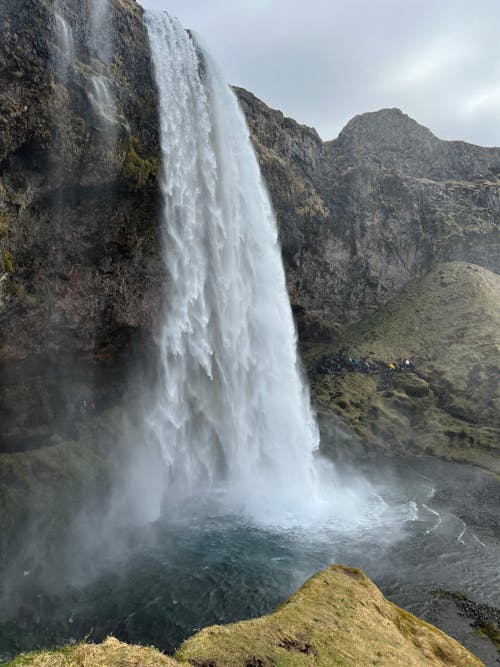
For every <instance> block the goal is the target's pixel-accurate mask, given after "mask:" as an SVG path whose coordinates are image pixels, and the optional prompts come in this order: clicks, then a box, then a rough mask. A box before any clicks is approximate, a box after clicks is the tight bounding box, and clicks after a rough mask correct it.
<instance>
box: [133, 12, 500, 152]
mask: <svg viewBox="0 0 500 667" xmlns="http://www.w3.org/2000/svg"><path fill="white" fill-rule="evenodd" d="M139 2H141V4H142V5H143V6H144V7H145V8H146V9H162V10H166V11H168V12H169V13H170V14H171V15H173V16H176V17H177V18H178V19H179V20H180V21H181V22H182V24H183V25H184V26H185V27H186V28H191V29H193V30H195V31H196V32H197V33H198V34H199V35H200V36H201V37H202V38H203V41H204V42H205V44H206V45H207V46H208V48H209V50H210V51H211V53H212V54H213V56H214V57H215V59H216V60H217V61H218V63H219V65H220V67H221V69H222V71H223V73H224V75H225V77H226V79H227V80H228V81H229V82H230V83H232V84H235V85H238V86H242V87H244V88H247V89H248V90H250V91H251V92H253V93H254V94H255V95H257V97H259V98H260V99H262V100H263V101H264V102H265V103H266V104H268V105H269V106H271V107H272V108H275V109H280V110H281V111H283V113H285V115H287V116H291V117H292V118H294V119H295V120H297V121H299V122H300V123H304V124H306V125H310V126H312V127H314V128H316V130H318V132H319V134H320V135H321V136H322V138H323V139H325V140H326V139H333V138H334V137H336V136H337V135H338V133H339V132H340V130H341V129H342V127H343V126H344V125H345V124H346V123H347V122H348V121H349V120H350V119H351V118H352V117H353V116H355V115H356V114H359V113H363V112H365V111H375V110H377V109H381V108H384V107H398V108H399V109H401V110H402V111H403V112H404V113H407V114H408V115H409V116H411V117H412V118H414V119H415V120H417V121H418V122H419V123H421V124H422V125H425V126H427V127H429V128H430V129H431V130H432V131H433V132H434V133H435V134H436V135H437V136H439V137H441V138H442V139H462V140H464V141H469V142H472V143H476V144H479V145H482V146H500V38H499V32H500V0H476V2H471V1H470V0H308V1H307V2H304V0H139Z"/></svg>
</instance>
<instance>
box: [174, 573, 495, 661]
mask: <svg viewBox="0 0 500 667" xmlns="http://www.w3.org/2000/svg"><path fill="white" fill-rule="evenodd" d="M176 657H177V658H179V659H181V660H186V661H188V662H190V663H191V664H193V665H200V666H201V665H205V666H208V665H214V667H215V666H216V667H239V666H241V667H248V666H249V665H252V666H257V665H261V666H262V667H268V666H276V667H285V666H287V667H288V666H292V665H293V666H297V667H298V666H301V665H324V666H325V667H326V666H328V667H333V666H334V665H343V666H346V667H347V666H349V667H351V666H352V667H360V666H361V665H380V666H384V667H386V666H389V665H397V666H398V667H400V666H401V665H408V666H412V665H429V666H430V665H454V666H455V667H460V666H462V665H463V666H464V667H465V666H467V667H473V666H474V665H481V664H482V663H481V662H480V661H479V660H478V659H476V658H474V657H473V656H472V655H471V654H470V653H468V651H466V650H465V649H464V648H463V647H462V646H460V645H459V644H458V643H457V642H455V641H454V640H452V639H450V638H449V637H447V636H446V635H444V634H443V633H442V632H440V631H439V630H437V629H436V628H434V627H433V626H431V625H428V624H427V623H424V622H423V621H420V620H419V619H417V618H415V617H414V616H412V615H411V614H409V613H408V612H406V611H403V610H402V609H399V608H398V607H396V606H395V605H393V604H391V603H390V602H388V601H387V600H386V599H385V598H384V597H383V595H382V594H381V593H380V591H379V590H378V589H377V588H376V586H375V585H374V584H373V583H372V582H371V581H370V580H369V579H368V578H367V577H365V575H364V574H363V573H362V572H360V571H359V570H353V569H348V568H345V567H342V566H338V565H335V566H333V567H331V568H329V569H327V570H325V571H323V572H320V573H319V574H317V575H316V576H314V577H313V578H312V579H310V580H309V581H308V582H306V583H305V584H304V586H302V588H301V589H300V590H299V591H298V592H297V593H295V595H293V596H292V597H291V598H290V599H289V600H288V601H287V602H286V603H285V604H284V605H282V606H281V607H280V608H278V609H277V610H276V611H275V612H274V613H273V614H271V615H269V616H264V617H262V618H258V619H255V620H252V621H244V622H241V623H235V624H233V625H228V626H214V627H212V628H206V629H205V630H202V631H201V632H200V633H198V634H197V635H195V636H194V637H192V638H191V639H188V640H187V641H186V642H185V643H184V644H183V646H182V647H181V648H180V650H179V651H178V653H177V654H176Z"/></svg>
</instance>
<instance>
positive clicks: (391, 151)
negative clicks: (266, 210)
mask: <svg viewBox="0 0 500 667" xmlns="http://www.w3.org/2000/svg"><path fill="white" fill-rule="evenodd" d="M237 94H238V96H239V98H240V101H241V104H242V107H243V110H244V112H245V114H246V116H247V119H248V122H249V126H250V130H251V133H252V139H253V141H254V143H255V146H256V149H257V154H258V157H259V160H260V163H261V166H262V170H263V174H264V177H265V179H266V182H267V184H268V188H269V191H270V194H271V198H272V200H273V203H274V206H275V209H276V212H277V216H278V221H279V227H280V234H281V236H282V239H283V257H284V261H285V268H286V272H287V279H288V284H289V289H290V295H291V299H292V305H293V306H294V307H295V311H296V313H297V314H298V321H299V325H300V328H301V334H302V336H303V337H305V338H307V339H313V338H314V337H315V331H316V332H317V335H318V336H319V337H321V336H323V335H324V326H323V325H324V322H325V321H329V322H337V323H344V322H350V321H353V320H355V319H357V318H359V317H361V316H363V315H365V314H367V313H370V312H372V311H373V310H375V309H376V308H377V307H378V306H379V305H380V304H383V303H385V302H386V301H388V300H389V299H390V298H391V297H393V296H394V295H395V294H397V293H398V292H399V291H400V290H401V289H402V288H403V287H404V286H405V285H406V284H407V283H408V282H409V281H410V280H412V279H414V278H416V277H420V276H421V275H422V274H423V273H425V271H426V270H428V269H430V268H431V267H432V266H433V264H434V263H436V262H438V261H451V260H463V261H471V262H474V263H476V264H479V265H481V266H484V267H485V268H488V269H490V270H493V271H496V272H498V271H500V149H497V148H481V147H478V146H472V145H469V144H466V143H464V142H458V141H456V142H455V141H454V142H449V141H441V140H440V139H438V138H437V137H435V136H434V135H433V134H432V132H430V131H429V130H428V129H426V128H424V127H422V126H420V125H418V123H416V122H415V121H413V120H412V119H410V118H409V117H408V116H406V115H405V114H403V113H401V111H399V110H398V109H383V110H382V111H378V112H374V113H367V114H363V115H361V116H357V117H356V118H354V119H353V120H351V121H350V122H349V123H348V124H347V126H346V127H345V128H344V130H343V131H342V132H341V133H340V135H339V137H338V138H337V139H335V140H334V141H330V142H327V143H322V142H321V141H320V139H319V137H318V135H317V134H316V133H315V132H314V131H313V130H310V129H309V128H305V127H303V126H299V125H297V124H296V123H295V122H293V121H290V120H289V119H286V118H284V117H283V115H282V114H281V113H280V112H277V111H274V110H272V109H269V108H268V107H266V106H265V105H264V104H263V103H262V102H260V101H258V100H255V98H252V96H250V95H249V94H248V93H246V92H245V91H241V90H237ZM330 331H331V329H330Z"/></svg>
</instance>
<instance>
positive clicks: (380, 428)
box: [305, 262, 500, 472]
mask: <svg viewBox="0 0 500 667" xmlns="http://www.w3.org/2000/svg"><path fill="white" fill-rule="evenodd" d="M342 348H344V349H345V350H347V351H348V354H350V355H352V356H353V357H359V358H363V357H366V358H367V359H368V361H369V362H370V363H371V364H372V367H373V362H379V364H382V365H383V364H388V363H389V362H392V361H396V360H398V359H402V358H409V359H411V361H412V362H413V363H414V372H411V373H407V372H404V373H389V374H387V373H380V372H378V373H377V372H372V373H366V374H364V373H358V372H351V370H350V369H348V368H346V369H342V370H341V372H337V373H335V372H333V373H330V372H320V373H316V374H314V377H313V383H312V385H313V395H314V397H315V401H316V404H317V407H318V411H319V412H320V413H321V414H324V415H328V414H331V413H335V414H337V415H339V416H340V417H341V418H342V419H343V420H344V421H345V423H346V424H347V425H348V426H349V427H350V428H351V429H352V430H354V432H355V433H356V434H357V435H358V436H360V438H361V439H362V440H363V441H365V442H368V443H376V444H378V445H380V446H382V447H383V448H384V449H388V450H391V451H393V452H396V453H412V452H413V453H418V452H426V453H433V454H438V455H442V456H445V457H449V458H453V459H456V460H465V461H470V462H472V463H475V464H478V465H481V466H483V467H486V468H488V469H490V470H493V471H495V472H500V457H499V456H498V455H499V453H500V417H499V415H500V276H498V275H497V274H495V273H492V272H491V271H488V270H487V269H484V268H482V267H479V266H475V265H473V264H468V263H465V262H450V263H445V264H438V265H436V266H435V267H434V268H433V269H432V270H431V271H430V272H429V273H428V274H427V275H426V276H424V278H422V279H421V280H419V281H417V282H415V283H413V284H411V285H410V286H408V287H407V288H406V289H405V290H403V292H401V293H400V294H399V295H398V296H397V297H396V298H395V299H393V300H392V301H390V302H389V303H388V304H386V305H385V306H383V307H382V308H380V309H379V310H378V311H377V312H376V313H375V314H374V315H372V316H370V317H368V318H365V319H364V320H362V321H361V322H359V323H357V324H353V325H350V326H349V327H347V328H346V329H345V330H344V331H343V333H342V335H341V336H340V338H339V340H338V341H337V342H336V343H335V344H328V345H321V344H314V345H313V344H311V345H309V346H307V347H306V348H305V359H306V363H307V364H308V366H309V368H310V369H314V367H315V365H316V366H317V365H318V362H319V361H320V360H321V359H325V358H326V359H328V358H329V357H331V356H332V355H335V354H338V352H339V350H341V349H342Z"/></svg>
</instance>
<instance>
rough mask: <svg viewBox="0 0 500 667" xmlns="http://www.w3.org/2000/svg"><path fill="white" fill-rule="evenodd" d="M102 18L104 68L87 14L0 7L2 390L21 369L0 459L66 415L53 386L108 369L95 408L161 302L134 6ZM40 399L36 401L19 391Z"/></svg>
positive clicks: (143, 58) (148, 83)
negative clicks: (16, 440) (17, 440)
mask: <svg viewBox="0 0 500 667" xmlns="http://www.w3.org/2000/svg"><path fill="white" fill-rule="evenodd" d="M110 4H111V14H112V21H111V25H112V26H113V27H112V30H111V35H110V43H109V45H107V54H106V56H104V55H103V54H104V50H102V51H101V50H100V48H99V47H98V46H97V45H96V39H95V36H92V35H90V34H89V30H90V28H89V27H88V26H89V19H88V15H89V7H90V5H89V3H88V2H86V1H84V2H82V1H81V0H64V2H63V3H59V5H58V4H57V2H56V1H55V0H3V2H2V3H1V9H0V13H1V16H0V19H1V21H0V32H1V34H0V91H1V92H0V363H3V362H5V363H8V372H7V371H5V372H3V373H2V377H3V378H10V379H11V378H12V373H13V370H12V360H14V359H27V358H29V363H28V364H26V363H25V364H24V366H23V368H25V367H26V368H27V369H29V372H28V374H27V375H25V376H23V372H22V369H21V367H20V372H19V381H18V383H17V385H16V388H15V389H14V388H13V387H12V383H11V382H10V380H9V381H7V380H6V382H5V385H4V386H3V387H2V390H1V391H0V413H1V414H2V415H3V419H2V424H1V428H0V431H1V433H0V449H2V447H7V448H9V447H12V438H13V437H14V435H15V431H16V429H18V427H20V426H22V429H23V435H22V438H21V440H22V439H23V438H25V437H28V439H29V432H30V429H31V431H32V432H33V433H37V434H39V435H40V427H41V425H43V423H44V422H45V421H47V419H48V421H49V422H50V421H51V418H49V417H48V416H47V415H49V414H50V415H54V414H55V413H56V412H59V413H60V412H64V411H65V405H64V398H62V397H64V395H65V393H66V392H65V391H61V387H60V386H59V387H58V386H57V381H56V380H54V376H56V377H57V376H58V375H61V374H62V375H64V377H65V383H69V386H71V377H70V376H71V372H70V371H69V370H68V369H70V368H71V367H72V365H78V367H79V370H78V378H79V379H78V382H80V380H81V378H82V377H83V380H82V382H83V383H84V385H85V386H91V385H92V384H94V383H95V378H96V364H97V365H98V366H99V364H101V366H102V363H104V367H103V368H104V371H103V372H101V371H102V370H103V368H101V366H99V367H98V368H97V375H99V376H100V379H101V386H100V388H99V392H100V393H101V394H102V395H103V396H104V395H105V394H106V393H107V388H106V385H107V380H106V377H107V375H106V373H107V369H108V367H110V366H112V365H113V360H114V359H117V364H119V365H120V366H123V358H124V357H125V358H127V357H128V356H129V350H130V344H131V341H132V340H140V339H143V338H144V336H146V337H147V336H148V335H150V334H151V333H152V330H153V328H154V326H155V313H157V312H158V310H159V305H160V301H161V298H162V297H161V293H162V285H163V282H164V281H163V267H162V262H161V257H160V248H161V243H160V238H159V229H158V224H157V215H156V211H157V200H158V193H157V183H156V174H157V170H158V166H159V153H158V133H157V131H158V124H157V102H156V92H155V87H154V83H153V77H152V65H151V60H150V54H149V47H148V42H147V36H146V31H145V27H144V24H143V21H142V10H141V9H140V7H139V5H138V4H137V3H136V2H135V0H114V1H113V2H111V3H110ZM58 11H59V12H61V16H60V18H58V17H57V12H58ZM61 19H62V20H61ZM68 29H69V31H70V32H69V33H67V34H69V35H70V36H69V38H68V37H67V34H66V36H65V34H62V32H63V33H64V30H66V31H67V30H68ZM61 31H62V32H61ZM64 39H66V47H68V44H69V47H68V48H70V50H71V54H69V55H68V53H65V43H64ZM68 40H69V41H68ZM62 351H64V352H62ZM63 357H64V358H63ZM101 362H102V363H101ZM58 367H59V370H58ZM2 368H4V366H2ZM6 368H7V367H6ZM110 373H111V375H110V377H112V378H113V379H112V380H110V382H111V384H112V385H113V386H114V389H113V391H115V389H116V387H115V384H116V377H117V372H116V369H112V370H111V371H110ZM23 381H24V382H26V386H25V388H24V389H23V387H21V386H20V385H22V384H23ZM44 385H45V386H46V387H47V392H48V394H49V396H48V397H46V396H44V397H43V400H41V401H40V400H38V399H39V398H40V397H38V398H37V397H36V396H35V394H36V393H37V392H30V391H29V386H42V387H43V386H44ZM65 386H66V385H65ZM61 396H62V397H61ZM20 397H21V400H22V404H21V405H19V404H18V410H17V411H16V410H14V411H13V405H14V404H15V403H16V401H17V400H18V399H19V398H20ZM68 400H70V401H71V404H72V405H73V404H74V403H76V402H77V398H75V396H71V397H69V398H68ZM33 401H34V403H33ZM40 404H44V405H46V406H47V407H46V409H45V408H43V409H42V408H40ZM13 412H14V414H15V412H17V414H18V422H19V421H21V422H23V423H22V424H21V425H20V424H19V423H18V424H15V422H11V419H10V417H9V415H12V414H13ZM19 415H22V418H21V419H19ZM43 430H44V429H43V428H42V431H43ZM49 430H50V429H49ZM17 435H19V434H17ZM16 437H17V436H16ZM7 440H9V443H10V444H9V443H7ZM2 441H3V442H4V445H2ZM16 447H17V445H16Z"/></svg>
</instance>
